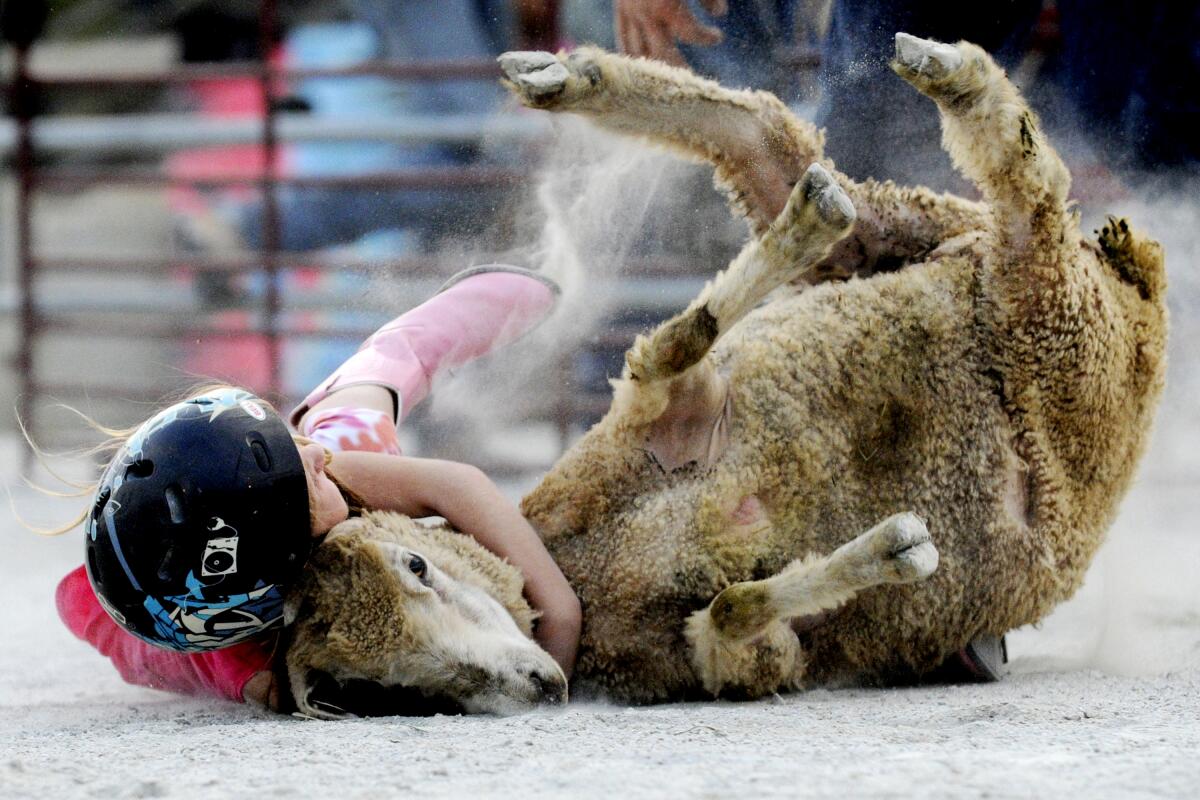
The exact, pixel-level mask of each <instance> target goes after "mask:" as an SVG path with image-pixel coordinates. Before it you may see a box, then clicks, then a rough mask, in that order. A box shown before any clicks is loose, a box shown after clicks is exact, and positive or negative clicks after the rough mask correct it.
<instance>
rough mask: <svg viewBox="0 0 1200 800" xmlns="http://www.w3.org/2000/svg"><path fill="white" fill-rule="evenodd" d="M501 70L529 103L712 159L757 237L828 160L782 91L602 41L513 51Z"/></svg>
mask: <svg viewBox="0 0 1200 800" xmlns="http://www.w3.org/2000/svg"><path fill="white" fill-rule="evenodd" d="M500 68H501V69H502V70H503V72H504V84H505V86H506V87H508V89H509V90H510V91H512V92H513V93H514V94H515V95H517V97H518V98H520V100H521V102H522V103H524V104H525V105H527V106H530V107H532V108H541V109H545V110H547V111H567V112H572V113H576V114H582V115H585V116H587V117H588V118H589V119H591V120H592V121H593V122H595V123H596V124H597V125H599V126H601V127H603V128H607V129H608V130H611V131H616V132H618V133H623V134H626V135H632V136H642V137H645V138H647V139H649V140H651V141H653V142H656V143H658V144H662V145H666V146H668V147H671V148H673V149H674V150H676V151H681V152H682V153H683V154H684V155H686V156H687V157H689V158H691V159H695V160H698V161H703V162H708V163H710V164H712V165H713V166H714V167H715V168H716V182H717V184H718V185H719V186H721V187H722V188H723V189H725V190H726V192H727V194H728V195H729V197H730V203H731V205H732V206H733V208H734V210H735V211H736V212H737V213H739V214H741V215H743V216H745V217H746V218H747V219H748V220H749V222H750V225H751V228H752V229H753V230H754V232H755V234H761V233H762V232H763V231H764V230H766V228H767V226H768V225H769V224H770V223H771V220H772V219H774V218H775V216H776V215H777V214H778V213H779V211H780V209H782V208H783V206H784V204H785V202H786V201H787V197H788V193H789V191H790V190H791V187H792V185H793V184H794V183H795V181H796V180H798V179H799V177H800V176H801V174H803V172H804V170H805V169H806V168H807V167H808V165H809V164H810V163H812V162H813V160H814V159H819V158H821V150H822V147H823V137H822V134H821V132H820V131H819V130H817V129H816V128H815V127H814V126H813V125H812V124H811V123H809V122H806V121H804V120H802V119H800V118H799V117H797V116H795V115H794V114H792V112H791V111H789V110H788V108H787V106H785V105H784V104H783V103H781V102H780V101H779V99H778V98H777V97H775V96H774V95H772V94H769V93H767V92H751V91H745V90H734V89H726V88H725V87H723V86H721V85H719V84H717V83H714V82H713V81H710V80H706V79H704V78H700V77H698V76H697V75H695V74H693V73H691V72H689V71H687V70H685V69H678V68H675V67H670V66H667V65H665V64H661V63H659V62H656V61H646V60H644V59H633V58H628V57H626V56H620V55H615V54H613V53H606V52H604V51H603V50H599V49H597V48H594V47H581V48H579V49H577V50H575V51H573V52H571V53H569V54H566V53H560V54H558V55H555V54H553V53H545V52H511V53H505V54H503V55H502V56H500Z"/></svg>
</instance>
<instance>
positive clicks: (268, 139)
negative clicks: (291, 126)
mask: <svg viewBox="0 0 1200 800" xmlns="http://www.w3.org/2000/svg"><path fill="white" fill-rule="evenodd" d="M277 30H278V9H277V8H276V2H275V0H261V3H260V5H259V47H260V49H261V53H260V54H259V57H260V59H261V62H260V67H261V69H260V72H259V81H260V83H261V85H262V96H263V131H262V147H263V174H262V186H261V191H262V198H263V219H262V225H263V250H262V266H263V276H264V278H265V281H266V289H265V292H264V295H263V327H262V330H263V335H264V336H265V337H266V341H267V359H268V362H269V365H270V383H269V386H268V392H269V393H270V395H271V398H270V399H271V400H272V402H275V403H280V401H281V400H282V399H283V381H282V377H281V376H282V372H283V363H282V362H283V353H282V348H281V347H280V342H279V307H280V297H279V251H280V243H281V230H280V228H281V220H280V215H279V196H278V189H279V186H278V183H277V178H278V172H277V169H278V165H279V158H278V155H279V154H278V130H277V123H278V120H277V119H276V116H275V115H276V110H277V104H276V102H275V82H276V79H277V72H276V69H275V65H274V63H273V62H272V60H271V58H272V52H273V50H274V48H275V38H276V32H277ZM281 407H282V406H281Z"/></svg>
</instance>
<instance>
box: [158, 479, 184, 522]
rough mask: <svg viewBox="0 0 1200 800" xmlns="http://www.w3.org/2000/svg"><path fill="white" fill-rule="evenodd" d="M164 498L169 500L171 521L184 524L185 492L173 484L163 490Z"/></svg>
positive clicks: (168, 510) (168, 506)
mask: <svg viewBox="0 0 1200 800" xmlns="http://www.w3.org/2000/svg"><path fill="white" fill-rule="evenodd" d="M163 499H164V500H166V501H167V513H168V514H169V515H170V516H171V522H173V523H175V524H176V525H182V524H183V521H184V513H183V492H181V491H180V490H179V487H178V486H176V485H175V484H171V485H170V486H168V487H167V488H166V489H164V490H163Z"/></svg>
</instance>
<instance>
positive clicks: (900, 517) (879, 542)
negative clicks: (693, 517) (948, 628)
mask: <svg viewBox="0 0 1200 800" xmlns="http://www.w3.org/2000/svg"><path fill="white" fill-rule="evenodd" d="M937 564H938V552H937V549H936V548H935V547H934V546H933V542H932V541H931V540H930V537H929V531H928V529H926V527H925V523H923V522H922V521H921V520H920V518H918V517H917V516H916V515H915V514H912V513H904V514H896V515H895V516H892V517H889V518H887V519H886V520H884V521H883V522H881V523H880V524H879V525H877V526H876V527H874V528H872V529H871V530H869V531H867V532H866V533H864V534H862V535H861V536H859V537H858V538H856V539H854V540H852V541H850V542H848V543H846V544H844V545H842V546H841V547H839V548H838V549H837V550H835V551H834V552H833V553H832V554H830V555H828V556H809V557H807V558H803V559H799V560H797V561H794V562H792V563H791V564H790V565H788V566H787V567H786V568H784V569H783V571H781V572H780V573H779V574H778V575H775V576H773V577H770V578H767V579H766V580H761V581H746V582H743V583H735V584H733V585H732V586H729V587H727V588H726V589H725V590H724V591H722V592H721V593H720V594H718V595H717V596H716V598H714V599H713V601H712V603H710V604H709V606H708V608H706V609H704V610H702V611H697V612H696V613H695V614H693V615H692V616H691V617H690V618H689V619H688V621H687V628H686V633H685V635H686V637H687V640H688V642H689V643H690V644H691V647H692V666H693V668H694V669H695V670H696V674H697V676H698V677H699V678H700V681H701V683H702V684H703V685H704V688H705V689H706V690H707V691H709V692H711V693H712V694H714V695H717V694H721V693H722V692H724V693H734V694H740V695H747V696H751V697H758V696H762V695H764V694H768V693H770V692H774V691H778V690H779V689H783V688H796V687H798V686H799V684H800V682H801V681H802V680H803V677H804V659H803V653H802V652H801V651H800V646H799V642H798V641H797V639H796V635H795V634H794V633H793V632H792V630H791V627H790V625H789V621H790V620H792V619H796V618H798V617H806V616H810V615H813V614H819V613H821V612H822V611H828V610H831V609H834V608H837V607H838V606H840V605H842V604H843V603H845V602H846V601H848V600H850V599H851V598H852V597H854V595H855V594H857V593H858V592H860V591H862V590H864V589H868V588H871V587H873V586H878V585H881V584H887V583H911V582H914V581H919V580H922V579H924V578H927V577H928V576H929V575H931V574H933V571H934V570H935V569H936V568H937Z"/></svg>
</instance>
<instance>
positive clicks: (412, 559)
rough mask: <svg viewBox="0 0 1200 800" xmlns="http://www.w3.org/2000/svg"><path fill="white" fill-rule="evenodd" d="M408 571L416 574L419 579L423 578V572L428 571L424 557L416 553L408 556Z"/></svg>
mask: <svg viewBox="0 0 1200 800" xmlns="http://www.w3.org/2000/svg"><path fill="white" fill-rule="evenodd" d="M408 571H409V572H411V573H412V574H413V575H416V576H417V577H418V578H420V579H421V580H425V573H426V572H427V571H428V568H427V567H426V566H425V559H423V558H421V557H420V556H418V555H411V556H409V557H408Z"/></svg>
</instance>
